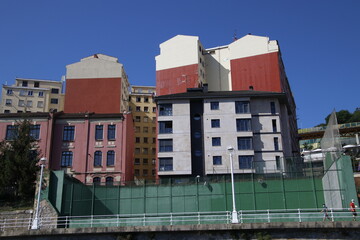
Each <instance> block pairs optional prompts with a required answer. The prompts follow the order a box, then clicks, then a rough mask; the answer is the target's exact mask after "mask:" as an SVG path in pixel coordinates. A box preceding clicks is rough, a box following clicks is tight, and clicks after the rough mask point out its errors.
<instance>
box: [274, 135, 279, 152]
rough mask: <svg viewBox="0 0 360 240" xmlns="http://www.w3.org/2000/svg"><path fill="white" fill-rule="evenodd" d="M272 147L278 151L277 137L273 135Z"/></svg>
mask: <svg viewBox="0 0 360 240" xmlns="http://www.w3.org/2000/svg"><path fill="white" fill-rule="evenodd" d="M274 149H275V151H279V138H277V137H274Z"/></svg>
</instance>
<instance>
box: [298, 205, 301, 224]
mask: <svg viewBox="0 0 360 240" xmlns="http://www.w3.org/2000/svg"><path fill="white" fill-rule="evenodd" d="M298 214H299V222H301V212H300V208H299V209H298Z"/></svg>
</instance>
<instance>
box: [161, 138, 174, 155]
mask: <svg viewBox="0 0 360 240" xmlns="http://www.w3.org/2000/svg"><path fill="white" fill-rule="evenodd" d="M172 151H173V140H172V139H159V152H172Z"/></svg>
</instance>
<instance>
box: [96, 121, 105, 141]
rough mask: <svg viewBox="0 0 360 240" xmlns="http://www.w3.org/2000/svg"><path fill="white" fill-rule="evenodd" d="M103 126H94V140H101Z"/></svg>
mask: <svg viewBox="0 0 360 240" xmlns="http://www.w3.org/2000/svg"><path fill="white" fill-rule="evenodd" d="M103 129H104V126H103V125H96V126H95V140H103Z"/></svg>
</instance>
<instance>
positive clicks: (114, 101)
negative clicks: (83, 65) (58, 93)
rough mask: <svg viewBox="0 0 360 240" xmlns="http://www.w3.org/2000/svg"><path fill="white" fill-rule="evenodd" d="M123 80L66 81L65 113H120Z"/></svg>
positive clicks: (91, 79)
mask: <svg viewBox="0 0 360 240" xmlns="http://www.w3.org/2000/svg"><path fill="white" fill-rule="evenodd" d="M121 84H122V79H121V78H90V79H66V95H65V105H64V112H66V113H80V112H82V113H84V112H95V113H120V103H121Z"/></svg>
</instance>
